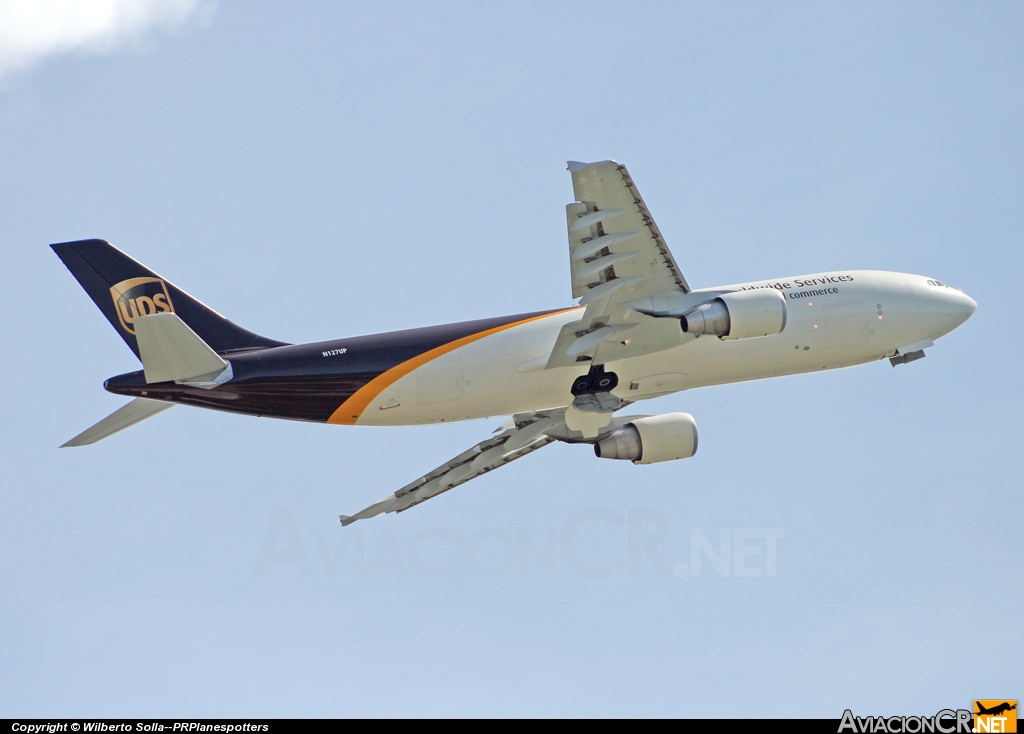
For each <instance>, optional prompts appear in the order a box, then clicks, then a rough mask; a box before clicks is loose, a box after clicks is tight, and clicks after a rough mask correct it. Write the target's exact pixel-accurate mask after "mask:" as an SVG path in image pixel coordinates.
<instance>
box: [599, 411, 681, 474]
mask: <svg viewBox="0 0 1024 734" xmlns="http://www.w3.org/2000/svg"><path fill="white" fill-rule="evenodd" d="M695 453H697V422H696V421H695V420H694V419H693V416H692V415H690V414H689V413H666V414H664V415H649V416H645V417H643V418H636V419H635V420H632V421H630V422H629V423H627V424H626V425H624V426H623V427H622V428H618V429H616V430H614V431H612V432H611V433H609V434H608V435H607V436H605V437H604V438H602V439H601V440H600V441H598V442H596V443H595V444H594V454H595V455H596V456H597V457H598V458H600V459H628V460H630V461H632V462H633V463H634V464H654V463H657V462H659V461H675V460H676V459H689V458H690V457H691V456H693V455H694V454H695Z"/></svg>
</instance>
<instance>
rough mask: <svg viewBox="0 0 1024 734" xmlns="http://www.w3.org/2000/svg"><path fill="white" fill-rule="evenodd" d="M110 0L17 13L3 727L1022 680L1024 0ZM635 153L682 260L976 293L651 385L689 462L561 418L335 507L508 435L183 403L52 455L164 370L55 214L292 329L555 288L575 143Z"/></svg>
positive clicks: (841, 705) (885, 700)
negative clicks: (734, 378) (121, 319)
mask: <svg viewBox="0 0 1024 734" xmlns="http://www.w3.org/2000/svg"><path fill="white" fill-rule="evenodd" d="M111 7H116V8H120V11H118V12H119V13H120V14H118V13H108V14H107V15H103V14H102V13H100V14H99V15H98V16H97V18H98V20H96V19H93V20H91V21H90V22H89V23H85V21H78V20H75V21H74V22H73V23H69V24H66V25H67V27H70V28H71V29H72V31H73V32H72V31H68V30H67V28H63V30H62V29H61V28H58V29H56V30H54V29H53V28H50V27H48V26H46V23H52V22H53V21H52V17H57V18H60V17H64V16H62V15H60V14H59V13H58V14H56V15H55V16H51V20H46V19H45V18H44V19H43V20H39V19H32V18H30V19H29V20H24V19H21V20H19V19H17V18H15V17H14V16H13V15H10V14H8V15H7V16H4V15H2V14H0V38H5V39H8V46H7V48H8V52H6V54H0V247H2V256H3V259H4V260H3V262H4V268H3V270H2V272H3V274H4V277H3V285H4V287H3V288H2V289H0V336H2V339H3V343H4V344H6V345H7V349H6V351H5V352H4V356H5V359H4V360H2V362H0V374H2V377H3V380H4V384H5V385H6V386H7V390H6V392H5V398H4V401H3V406H4V410H3V415H4V419H5V420H4V421H3V425H4V428H3V429H2V440H0V466H2V468H3V469H2V477H3V479H2V482H0V503H2V504H0V507H2V512H0V660H2V661H3V663H2V664H0V714H2V715H6V716H48V715H54V716H56V715H65V716H71V715H88V716H101V715H124V716H144V715H146V716H148V715H156V716H173V715H184V714H189V715H197V716H199V715H207V716H241V715H250V716H345V715H390V716H414V715H467V716H468V715H557V716H588V715H613V716H720V715H723V714H724V713H732V712H735V713H737V714H741V715H746V716H759V715H787V716H792V715H796V716H805V715H806V716H823V717H833V718H838V717H839V715H841V713H842V711H843V709H845V708H852V709H853V710H854V711H855V713H858V714H859V715H867V714H872V715H874V714H886V715H895V714H908V715H910V714H932V713H934V712H935V711H937V710H938V709H940V708H946V707H953V708H956V707H962V706H968V705H970V702H971V701H972V700H973V699H975V698H991V697H999V696H1006V697H1020V695H1021V692H1022V690H1024V687H1022V683H1024V678H1022V676H1021V674H1020V671H1019V669H1018V668H1017V667H1016V666H1014V665H1013V664H1012V662H1011V661H1012V660H1013V659H1019V658H1020V657H1021V653H1022V652H1024V647H1022V643H1021V635H1020V629H1019V621H1020V619H1021V618H1022V616H1024V615H1022V611H1024V608H1022V607H1024V575H1022V571H1021V569H1022V567H1024V543H1022V541H1021V534H1020V518H1021V512H1022V510H1024V502H1022V492H1021V486H1022V470H1021V468H1020V462H1019V453H1020V442H1021V437H1022V419H1021V407H1022V388H1021V380H1020V375H1019V372H1020V368H1019V365H1020V364H1021V361H1022V359H1024V353H1022V351H1024V350H1022V347H1021V341H1020V339H1019V338H1018V331H1019V328H1018V314H1019V312H1020V306H1019V292H1020V291H1019V282H1018V281H1019V278H1020V272H1021V270H1022V265H1024V258H1022V255H1021V241H1022V235H1024V206H1022V204H1024V185H1022V178H1021V173H1020V172H1021V170H1024V165H1022V164H1024V156H1022V153H1024V144H1022V140H1024V136H1022V135H1021V125H1022V121H1024V83H1022V81H1024V79H1022V71H1024V47H1022V46H1021V44H1020V42H1019V39H1020V37H1021V32H1022V30H1024V9H1022V8H1021V6H1020V5H1017V4H1010V3H973V4H965V3H927V4H925V3H902V4H888V3H879V4H871V3H857V4H852V3H850V4H801V3H771V4H767V3H764V4H762V3H662V4H659V3H653V4H646V5H640V6H630V8H629V10H628V12H627V10H626V9H625V6H623V5H621V4H615V3H595V2H589V3H562V4H559V5H555V6H552V4H550V3H518V4H515V5H502V4H497V3H495V4H485V3H467V4H457V3H444V4H435V5H431V6H429V7H428V6H426V5H424V4H419V3H408V4H404V3H375V4H371V5H365V4H364V5H358V6H357V5H346V4H341V3H303V4H294V3H293V4H281V3H278V4H274V3H264V2H247V3H240V2H230V1H225V0H221V1H220V2H217V3H216V4H213V3H209V2H206V3H194V2H189V1H187V0H182V1H180V2H176V3H170V4H163V5H162V4H161V3H158V2H134V3H133V2H132V1H131V0H122V1H121V2H120V3H114V4H113V5H111ZM5 12H6V11H5ZM65 12H70V11H65ZM90 23H91V25H90ZM83 29H84V30H83ZM90 29H92V30H90ZM76 34H77V35H76ZM11 38H19V39H22V40H23V42H22V43H20V45H18V44H15V45H10V42H9V39H11ZM54 39H57V40H54ZM10 49H14V51H10ZM606 158H614V159H616V160H619V161H620V162H623V163H625V164H627V165H628V166H629V170H630V173H631V174H632V176H633V178H634V180H635V181H636V182H637V185H638V186H639V188H640V190H641V191H642V192H643V195H644V197H645V199H646V201H647V203H648V205H649V207H650V208H651V210H652V212H653V214H654V216H655V217H656V218H657V221H658V224H659V226H660V228H661V230H662V232H663V234H664V235H665V237H666V239H667V240H668V243H669V245H670V247H671V248H672V250H673V252H674V254H675V256H676V259H677V260H678V262H679V263H680V265H681V267H682V268H683V271H684V273H685V274H686V276H687V278H688V280H689V282H690V283H691V285H693V286H695V287H706V286H712V285H715V284H721V283H735V282H742V281H744V280H752V279H759V278H772V277H779V276H784V275H793V274H798V273H803V272H814V271H820V270H829V269H839V268H851V269H852V268H877V269H886V270H899V271H909V272H915V273H922V274H926V275H928V276H929V277H935V278H938V279H940V280H942V281H944V282H947V283H950V284H952V285H954V286H956V287H959V288H962V289H963V290H964V291H966V292H967V293H968V294H970V295H971V296H972V297H974V298H975V300H977V301H978V303H979V310H978V312H977V314H976V315H975V316H974V317H973V318H972V319H971V320H970V321H969V322H968V323H967V324H965V325H964V326H963V327H961V328H960V329H959V330H958V331H956V332H955V333H953V334H952V335H950V336H948V337H946V338H944V339H943V340H941V341H940V342H939V343H938V344H937V345H936V346H935V347H934V349H932V350H929V352H928V358H927V359H925V360H922V361H919V362H916V363H913V364H911V365H907V366H902V367H899V368H896V369H893V368H892V367H890V366H889V364H888V362H879V363H877V364H871V365H865V366H862V367H858V368H854V369H849V370H841V371H833V372H829V373H825V374H814V375H806V376H798V377H791V378H784V379H779V380H773V381H766V382H759V383H749V384H743V385H734V386H725V387H718V388H712V389H707V390H700V391H694V392H689V393H681V394H677V395H675V396H671V397H667V398H662V399H659V400H657V401H654V402H653V403H652V404H651V405H649V406H648V405H645V406H642V408H643V411H644V412H656V411H671V410H685V411H687V412H690V413H692V414H693V415H694V416H695V417H696V419H697V422H698V425H699V426H700V430H701V446H700V452H699V453H698V454H697V456H696V457H694V458H693V459H691V460H688V461H685V462H678V463H671V464H667V465H658V466H651V467H634V466H632V465H631V464H628V463H626V465H625V466H620V465H619V462H599V461H597V460H596V459H594V458H593V456H592V454H591V453H590V452H589V451H588V450H586V449H584V448H580V447H572V446H563V445H557V446H554V447H552V448H550V449H545V450H544V451H542V452H538V453H537V454H535V455H532V456H530V457H528V458H526V459H524V460H523V461H520V462H517V463H515V464H514V465H512V466H510V467H508V468H506V469H504V470H502V471H501V472H495V473H493V474H489V475H488V476H487V477H484V478H482V479H480V480H477V481H475V482H473V483H471V484H468V485H466V486H464V487H461V488H459V489H458V490H457V491H453V492H450V493H448V494H446V495H445V496H443V497H441V498H438V499H436V500H434V501H432V502H430V503H427V504H425V505H423V506H421V507H418V508H416V509H415V510H413V511H411V512H408V513H403V514H402V515H399V516H387V517H385V518H378V519H377V520H375V521H372V522H369V523H361V524H359V525H356V526H353V527H352V528H349V529H346V530H345V531H342V530H341V528H340V526H339V525H338V524H337V515H338V514H339V513H342V512H344V513H350V512H352V511H354V510H358V509H360V508H362V507H364V506H365V505H367V504H369V503H370V502H373V501H375V500H377V499H379V497H381V496H382V495H384V494H385V493H386V492H388V491H390V490H392V489H394V488H396V487H398V486H401V485H403V484H405V483H406V482H408V481H409V480H411V479H413V478H415V477H416V476H419V475H420V474H422V473H424V472H425V471H427V470H429V469H431V468H433V467H434V466H436V465H437V464H438V463H439V462H440V461H442V460H445V459H447V458H449V457H451V456H454V455H455V454H457V453H459V452H460V451H462V450H463V449H465V448H466V447H468V446H470V445H472V444H474V443H476V442H477V441H479V440H481V438H483V437H484V436H485V435H487V434H488V433H489V432H490V431H491V430H492V429H493V428H494V427H496V425H497V423H499V422H500V421H497V420H492V421H489V422H488V421H485V422H469V423H464V424H456V425H445V426H437V427H423V428H395V429H374V428H347V427H327V426H319V425H304V424H299V423H290V422H272V421H267V420H262V419H252V418H244V417H237V416H230V415H220V414H217V413H214V412H203V411H198V410H193V409H178V410H174V411H171V412H169V413H167V414H165V415H161V416H159V417H157V418H155V419H153V420H152V421H151V422H148V423H146V424H144V425H142V426H139V427H137V428H134V429H133V430H131V431H128V432H125V433H123V434H120V435H118V436H116V437H115V438H112V439H110V440H108V441H106V442H103V443H101V444H97V445H95V446H92V447H88V448H83V449H68V450H62V451H58V450H57V449H56V447H57V446H58V445H60V444H61V443H63V442H64V441H65V440H67V439H68V438H69V437H70V436H73V435H75V434H76V433H78V432H79V431H80V430H82V429H83V428H85V427H86V426H88V425H91V424H92V423H93V422H95V421H96V420H98V419H99V418H101V417H103V416H104V415H106V414H107V413H109V412H111V411H113V410H114V409H116V408H117V407H119V406H120V405H121V404H122V403H123V399H122V398H118V397H116V396H113V395H110V394H108V393H105V392H104V391H103V390H102V381H103V380H104V379H105V378H106V377H109V376H111V375H114V374H118V373H121V372H126V371H130V370H134V369H136V368H137V362H136V361H135V359H134V357H133V356H132V355H131V353H130V352H129V351H128V350H127V349H125V348H124V345H123V343H122V342H121V341H120V339H119V338H117V336H116V334H115V333H114V332H113V330H111V329H110V327H109V325H108V324H107V323H106V322H105V321H104V319H103V318H102V317H101V316H100V314H99V312H98V311H97V310H96V309H95V307H94V306H93V305H92V303H91V302H90V301H89V300H88V298H87V297H86V296H85V294H84V293H83V292H82V291H81V289H80V288H79V287H78V285H77V284H76V283H75V282H74V280H73V279H72V277H71V276H70V275H69V274H68V273H67V272H66V270H65V269H64V267H63V266H62V265H61V263H60V262H59V261H58V260H57V258H56V257H54V256H53V254H52V253H51V252H50V250H49V248H47V247H46V245H47V244H49V243H51V242H59V241H65V240H71V239H81V238H87V237H102V238H105V239H108V240H110V241H111V242H113V243H114V244H115V245H117V246H119V247H121V248H122V249H124V250H126V251H127V252H128V253H130V254H131V255H132V256H134V257H136V258H137V259H139V260H141V261H142V262H144V263H146V264H147V265H148V266H150V267H151V268H153V269H154V270H156V271H157V272H159V273H161V274H162V275H163V276H165V277H167V278H168V279H170V280H172V281H174V282H175V283H176V284H177V285H179V286H181V287H183V288H185V289H186V290H188V291H189V292H191V293H193V294H194V295H196V296H197V297H199V298H201V299H202V300H203V301H204V302H206V303H207V304H209V305H210V306H212V307H213V308H216V309H217V310H219V311H220V312H222V313H224V314H225V315H227V316H228V317H229V318H231V319H233V320H234V321H236V322H237V323H239V324H241V325H243V326H245V327H247V328H250V329H253V330H255V331H258V332H260V333H262V334H265V335H267V336H270V337H273V338H279V339H283V340H286V341H292V342H298V341H308V340H315V339H326V338H333V337H341V336H347V335H355V334H363V333H372V332H377V331H386V330H391V329H400V328H407V327H410V326H418V325H427V324H435V323H444V322H449V321H457V320H465V319H472V318H482V317H487V316H495V315H501V314H507V313H518V312H523V311H531V310H537V309H542V308H554V307H558V306H562V305H566V304H567V303H569V297H570V293H569V282H568V272H567V257H566V240H565V221H564V211H563V206H564V204H566V203H568V202H569V201H571V199H572V187H571V182H570V180H569V175H568V173H567V172H566V171H565V170H564V166H565V161H566V160H567V159H576V160H601V159H606ZM652 548H653V549H654V550H653V552H652ZM695 549H696V551H695ZM725 555H728V558H727V559H726V558H725ZM698 559H699V561H700V564H699V565H700V571H699V572H698V571H697V568H696V566H697V565H698V564H695V560H698ZM715 563H717V564H718V565H717V566H716V565H715Z"/></svg>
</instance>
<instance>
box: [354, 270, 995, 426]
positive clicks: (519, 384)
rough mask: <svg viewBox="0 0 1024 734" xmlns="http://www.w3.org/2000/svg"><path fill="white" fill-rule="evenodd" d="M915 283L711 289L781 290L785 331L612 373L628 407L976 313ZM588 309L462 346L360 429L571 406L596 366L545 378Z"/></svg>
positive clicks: (874, 348) (862, 349)
mask: <svg viewBox="0 0 1024 734" xmlns="http://www.w3.org/2000/svg"><path fill="white" fill-rule="evenodd" d="M932 283H936V281H934V280H931V279H929V278H926V277H924V276H919V275H908V274H904V273H892V272H885V271H877V270H847V271H836V272H830V273H817V274H814V275H807V276H797V277H790V278H778V279H773V280H766V281H756V282H752V283H743V284H738V285H731V286H722V287H719V288H714V289H707V291H708V293H709V298H712V297H714V295H716V292H719V291H722V290H740V289H750V288H764V287H774V288H777V289H778V290H780V291H781V292H782V293H783V294H784V295H785V297H786V306H787V312H788V316H787V321H786V326H785V328H784V329H783V331H782V333H780V334H777V335H775V336H767V337H759V338H752V339H740V340H735V341H731V340H722V339H718V338H716V337H713V336H704V337H700V338H695V339H692V340H690V341H687V342H686V343H684V344H682V345H681V346H678V347H674V348H672V349H666V350H664V351H660V352H655V353H653V354H648V355H644V356H639V357H633V358H629V359H623V360H620V361H617V362H610V363H608V364H607V365H605V366H606V369H608V370H609V371H614V372H615V373H616V374H617V375H618V378H619V382H618V386H617V387H616V388H615V389H614V390H613V391H612V392H613V393H614V394H615V395H616V396H618V397H620V398H622V399H623V400H626V401H630V402H632V401H636V400H643V399H647V398H653V397H657V396H659V395H666V394H668V393H672V392H677V391H680V390H689V389H692V388H696V387H707V386H709V385H721V384H725V383H731V382H742V381H745V380H758V379H763V378H766V377H778V376H781V375H792V374H798V373H803V372H812V371H816V370H823V369H834V368H837V367H850V366H852V365H857V364H862V363H865V362H872V361H876V360H880V359H884V358H885V357H891V356H892V355H893V354H895V353H896V350H898V349H900V348H902V347H906V346H908V345H912V344H915V343H918V342H921V341H923V340H928V339H932V340H934V339H937V338H939V337H941V336H944V335H945V334H948V333H949V332H950V331H952V330H953V329H955V328H956V327H957V326H959V325H960V324H962V323H963V322H964V321H966V320H967V319H968V318H969V317H970V316H971V314H973V313H974V311H975V309H976V308H977V304H976V303H975V302H974V301H973V300H972V299H971V298H970V297H968V296H967V295H965V294H964V293H962V292H961V291H958V290H956V289H953V288H950V287H948V286H943V285H941V284H938V285H932ZM582 312H583V307H580V308H578V309H572V310H569V311H563V312H558V313H554V314H551V315H550V316H547V317H544V318H540V319H537V320H534V321H530V322H529V323H525V324H521V325H519V326H515V327H513V328H510V329H507V330H504V331H500V332H498V333H495V334H491V335H490V336H487V337H484V338H482V339H479V340H477V341H474V342H472V343H469V344H466V345H464V346H462V347H460V348H458V349H455V350H454V351H452V352H450V353H447V354H445V355H443V356H441V357H438V358H437V359H434V360H432V361H430V362H427V363H426V364H423V365H421V366H419V367H417V368H416V369H415V370H413V371H412V372H410V373H408V374H406V375H404V376H403V377H401V378H400V379H399V380H397V381H396V382H395V383H394V384H392V385H391V386H390V387H388V388H387V389H386V390H384V391H383V392H381V393H380V394H379V395H378V396H376V397H375V398H374V400H373V401H372V402H371V403H370V404H369V405H368V406H367V408H366V410H364V411H363V412H362V414H361V415H360V417H359V420H358V421H357V423H358V425H381V426H395V425H413V424H423V423H440V422H448V421H459V420H470V419H475V418H485V417H489V416H501V415H509V414H512V413H521V412H526V411H532V410H540V409H544V408H552V407H557V406H563V405H567V404H569V403H571V402H572V399H573V396H572V394H571V392H570V388H571V386H572V383H573V379H574V378H575V377H577V376H579V375H581V374H584V373H586V372H587V370H588V368H589V364H587V363H580V364H579V365H572V366H568V367H559V368H554V369H545V368H544V364H545V357H546V355H548V354H549V353H550V352H551V350H552V347H553V345H554V343H555V339H556V337H557V336H558V334H559V330H560V329H561V328H562V326H563V325H565V324H566V323H569V322H571V321H574V320H577V319H579V318H580V315H581V314H582Z"/></svg>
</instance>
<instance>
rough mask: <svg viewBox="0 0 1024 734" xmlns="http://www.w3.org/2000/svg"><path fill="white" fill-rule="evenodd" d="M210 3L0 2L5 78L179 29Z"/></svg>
mask: <svg viewBox="0 0 1024 734" xmlns="http://www.w3.org/2000/svg"><path fill="white" fill-rule="evenodd" d="M209 5H210V3H209V2H208V1H207V0H0V77H2V76H4V75H6V74H9V73H10V72H13V71H17V70H21V69H26V68H28V67H30V66H32V65H33V64H36V63H38V62H39V61H41V60H43V59H45V58H46V57H48V56H51V55H54V54H60V53H67V52H69V51H86V52H92V53H106V52H109V51H112V50H114V49H116V48H117V47H119V46H121V45H123V44H126V43H132V42H135V41H138V40H139V39H140V38H142V37H144V36H145V34H146V33H147V32H148V31H150V30H152V29H154V28H164V29H169V28H174V27H176V26H178V25H180V24H181V23H183V22H184V21H185V20H187V19H188V18H189V17H191V16H192V15H194V14H196V13H197V12H198V11H200V10H202V9H203V8H204V7H209Z"/></svg>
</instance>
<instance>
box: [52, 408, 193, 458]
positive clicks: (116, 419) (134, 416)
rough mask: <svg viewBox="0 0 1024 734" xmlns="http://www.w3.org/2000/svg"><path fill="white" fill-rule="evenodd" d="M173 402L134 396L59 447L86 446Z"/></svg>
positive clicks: (154, 413)
mask: <svg viewBox="0 0 1024 734" xmlns="http://www.w3.org/2000/svg"><path fill="white" fill-rule="evenodd" d="M173 407H174V403H165V402H163V401H160V400H147V399H146V398H135V400H133V401H131V402H130V403H128V404H127V405H124V406H122V407H120V408H118V409H117V410H115V411H114V412H113V413H111V414H110V415H108V416H107V417H106V418H104V419H103V420H101V421H100V422H99V423H97V424H96V425H94V426H93V427H91V428H86V429H85V430H84V431H82V432H81V433H79V434H78V435H77V436H75V437H74V438H73V439H71V440H70V441H68V442H67V443H66V444H64V445H63V446H61V448H62V449H63V448H67V447H68V446H87V445H89V444H91V443H96V442H97V441H102V440H103V439H105V438H107V437H109V436H113V435H114V434H115V433H118V432H119V431H123V430H124V429H125V428H129V427H131V426H134V425H135V424H136V423H141V422H142V421H144V420H146V419H147V418H152V417H153V416H154V415H156V414H157V413H163V412H164V411H165V410H167V409H168V408H173Z"/></svg>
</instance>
